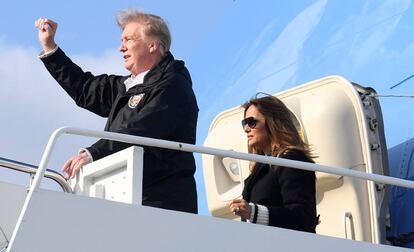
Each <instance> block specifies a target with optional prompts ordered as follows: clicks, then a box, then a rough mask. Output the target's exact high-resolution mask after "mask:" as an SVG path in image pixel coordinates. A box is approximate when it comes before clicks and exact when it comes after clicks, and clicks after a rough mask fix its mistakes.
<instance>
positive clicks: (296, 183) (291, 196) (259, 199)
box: [243, 149, 318, 233]
mask: <svg viewBox="0 0 414 252" xmlns="http://www.w3.org/2000/svg"><path fill="white" fill-rule="evenodd" d="M280 157H281V158H286V159H291V160H298V161H304V162H312V161H311V160H310V159H309V158H308V157H306V155H305V154H304V153H303V152H302V151H300V150H295V149H292V150H289V151H287V152H286V153H284V154H283V155H282V156H280ZM243 198H244V199H245V200H246V201H248V202H252V203H255V204H259V205H263V206H266V207H267V208H268V210H269V225H270V226H275V227H282V228H289V229H295V230H300V231H307V232H312V233H315V227H316V225H317V222H318V218H317V217H316V199H315V173H314V172H313V171H304V170H298V169H294V168H287V167H279V166H273V167H270V166H269V165H267V164H260V163H258V164H256V165H255V167H254V169H253V171H252V173H251V174H250V176H249V177H247V179H246V180H245V186H244V190H243Z"/></svg>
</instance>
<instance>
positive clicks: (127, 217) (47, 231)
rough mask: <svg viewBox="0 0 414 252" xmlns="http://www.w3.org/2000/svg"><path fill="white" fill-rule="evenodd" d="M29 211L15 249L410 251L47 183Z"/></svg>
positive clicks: (45, 251) (63, 251)
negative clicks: (138, 203)
mask: <svg viewBox="0 0 414 252" xmlns="http://www.w3.org/2000/svg"><path fill="white" fill-rule="evenodd" d="M26 213H27V214H26V216H25V217H24V219H23V222H22V225H21V226H20V229H19V231H18V232H17V234H16V237H15V240H14V244H13V247H11V248H10V252H33V251H42V252H56V251H59V252H73V251H77V252H94V251H99V252H106V251H108V252H109V251H110V252H113V251H162V252H165V251H182V252H185V251H191V252H193V251H200V252H203V251H206V252H211V251H270V250H275V251H276V250H277V251H335V252H349V251H367V252H369V251H375V252H383V251H384V252H385V251H388V252H393V251H395V252H397V251H411V250H408V249H403V248H397V247H391V246H386V245H374V244H370V243H365V242H358V241H350V240H344V239H339V238H333V237H326V236H321V235H316V234H310V233H304V232H298V231H292V230H287V229H280V228H275V227H268V226H261V225H254V224H250V223H241V222H236V221H230V220H225V219H219V218H214V217H207V216H199V215H195V214H188V213H181V212H175V211H169V210H163V209H157V208H151V207H146V206H135V205H130V204H124V203H118V202H113V201H107V200H102V199H95V198H87V197H82V196H77V195H72V194H67V193H60V192H54V191H48V190H43V189H39V190H37V191H36V192H34V194H33V197H32V201H31V202H30V204H29V205H28V208H27V212H26Z"/></svg>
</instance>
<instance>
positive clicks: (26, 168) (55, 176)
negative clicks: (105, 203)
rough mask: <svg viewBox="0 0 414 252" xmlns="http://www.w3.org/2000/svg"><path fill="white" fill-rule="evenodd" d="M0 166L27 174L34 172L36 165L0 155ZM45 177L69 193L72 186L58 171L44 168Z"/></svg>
mask: <svg viewBox="0 0 414 252" xmlns="http://www.w3.org/2000/svg"><path fill="white" fill-rule="evenodd" d="M0 167H4V168H8V169H11V170H14V171H20V172H24V173H28V174H36V172H37V167H36V166H34V165H31V164H26V163H22V162H18V161H15V160H10V159H7V158H2V157H0ZM45 177H46V178H50V179H51V180H53V181H55V182H56V183H58V184H59V186H60V187H61V188H62V190H63V191H64V192H68V193H71V192H72V188H71V187H70V185H69V183H68V182H67V181H66V179H65V178H64V177H63V176H62V175H61V174H60V173H58V172H56V171H54V170H49V169H46V171H45Z"/></svg>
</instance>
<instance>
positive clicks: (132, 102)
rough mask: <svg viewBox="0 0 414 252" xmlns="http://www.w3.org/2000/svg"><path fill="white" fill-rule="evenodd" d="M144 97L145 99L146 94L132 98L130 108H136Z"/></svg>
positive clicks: (129, 102) (129, 103)
mask: <svg viewBox="0 0 414 252" xmlns="http://www.w3.org/2000/svg"><path fill="white" fill-rule="evenodd" d="M142 97H144V93H142V94H137V95H133V96H131V97H130V98H129V101H128V106H129V107H130V108H135V107H136V106H137V105H138V103H139V102H140V101H141V99H142Z"/></svg>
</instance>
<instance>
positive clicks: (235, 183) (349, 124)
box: [0, 76, 414, 252]
mask: <svg viewBox="0 0 414 252" xmlns="http://www.w3.org/2000/svg"><path fill="white" fill-rule="evenodd" d="M371 92H372V90H369V89H364V88H362V87H357V86H354V85H352V84H351V83H349V82H348V81H346V80H345V79H343V78H341V77H337V76H332V77H327V78H324V79H321V80H317V81H314V82H311V83H307V84H305V85H302V86H299V87H297V88H294V89H292V90H289V91H286V92H284V93H281V94H277V96H278V97H279V98H281V99H282V100H283V101H284V102H285V103H286V104H287V105H288V107H289V108H290V109H291V111H292V114H293V115H295V117H296V119H297V125H298V127H299V128H300V129H301V131H302V134H303V137H304V139H305V140H306V141H308V142H309V143H312V146H313V148H314V151H315V152H316V154H317V155H318V156H319V158H318V159H317V160H316V161H317V163H316V164H310V163H302V162H297V161H291V160H284V159H279V158H273V157H265V156H257V155H251V154H247V153H246V146H245V140H244V137H243V136H242V134H243V132H242V131H241V127H240V125H239V122H240V119H241V116H242V111H241V110H240V109H239V108H234V109H230V110H228V111H225V112H223V113H221V114H219V115H218V116H217V117H216V119H215V120H214V122H213V124H212V125H211V127H210V131H209V136H208V137H207V139H206V141H205V146H203V147H202V146H194V145H190V144H184V143H175V142H170V141H163V140H156V139H148V138H144V137H137V136H128V135H122V134H116V133H110V132H98V131H91V130H82V129H76V128H60V129H58V130H56V131H55V132H54V133H53V135H52V136H51V138H50V140H49V143H48V145H47V147H46V150H45V152H44V155H43V157H42V161H41V163H40V165H39V168H38V169H35V168H34V167H32V168H31V169H34V171H31V172H36V175H35V177H34V179H33V181H32V183H31V185H30V188H27V187H24V186H19V185H14V184H10V183H7V182H6V181H0V200H1V204H2V211H1V214H0V227H1V233H0V246H1V247H0V251H4V250H6V251H9V252H12V251H13V252H25V251H42V252H52V251H63V252H65V251H88V252H91V251H167V250H168V251H261V250H262V251H268V250H270V249H272V250H280V251H304V250H311V251H338V252H342V251H344V252H345V251H347V252H348V251H390V252H391V251H406V250H407V249H405V248H399V247H394V246H390V245H386V244H385V243H386V241H385V233H384V228H385V225H386V215H387V211H388V210H387V207H386V205H387V204H386V200H387V197H386V196H387V190H386V188H387V187H386V186H383V185H385V184H392V185H398V186H403V187H407V188H414V182H412V181H407V180H402V179H397V178H392V177H388V176H383V175H387V167H386V162H385V161H386V145H385V140H384V139H383V129H382V125H381V123H382V118H381V117H380V114H378V107H377V103H376V102H375V97H374V96H372V95H371V94H372V93H371ZM321 125H323V127H321ZM63 134H76V135H83V136H92V137H96V138H106V139H111V140H117V141H123V142H130V143H133V144H137V145H140V146H157V147H162V148H170V149H175V150H181V151H189V152H197V153H203V169H204V176H205V182H206V191H207V199H208V205H209V209H210V212H211V213H212V216H211V217H210V216H201V215H196V214H189V213H182V212H176V211H170V210H164V209H158V208H152V207H147V206H142V205H141V195H142V192H141V191H142V189H141V188H142V155H143V151H142V148H141V147H136V146H135V147H130V148H128V149H126V150H123V151H121V152H119V153H115V154H113V155H111V156H108V157H106V158H104V159H101V160H98V161H97V162H93V163H91V164H89V165H88V166H85V167H84V168H83V170H82V172H81V174H80V175H79V176H78V177H77V178H76V179H75V180H73V181H71V188H68V187H67V185H65V182H64V181H63V182H62V184H63V188H64V189H63V190H62V192H58V191H51V190H47V189H42V188H39V184H40V182H41V180H42V178H43V176H44V175H46V176H51V173H50V172H46V173H45V167H47V164H48V160H49V157H50V154H51V152H52V150H53V148H54V145H55V143H56V141H57V139H58V138H59V137H60V136H61V135H63ZM224 139H226V140H225V141H224ZM229 149H230V150H229ZM384 150H385V151H384ZM248 160H254V161H257V162H266V163H270V164H274V165H284V166H291V167H293V168H299V169H307V170H314V171H317V199H318V205H317V207H318V213H319V214H320V215H321V223H320V225H318V227H317V233H318V234H310V233H305V232H299V231H294V230H287V229H282V228H276V227H268V226H262V225H253V224H250V223H244V222H240V221H234V220H229V219H234V216H233V215H231V214H230V213H229V210H228V208H227V206H226V200H228V199H230V198H233V197H238V196H240V194H241V188H242V186H240V184H241V182H242V181H243V178H245V177H246V176H247V163H248ZM7 161H10V160H3V159H0V166H3V167H8V168H13V167H10V166H15V167H14V168H13V169H16V166H19V165H17V164H16V163H13V162H12V164H10V162H7ZM20 165H22V164H20ZM26 168H27V167H26ZM52 175H55V174H52ZM56 177H59V176H56ZM56 180H61V178H60V179H59V178H57V179H56ZM71 190H73V192H71Z"/></svg>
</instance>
